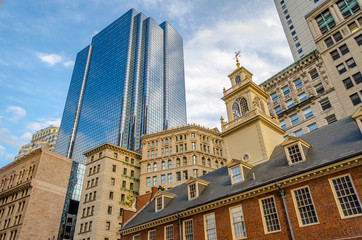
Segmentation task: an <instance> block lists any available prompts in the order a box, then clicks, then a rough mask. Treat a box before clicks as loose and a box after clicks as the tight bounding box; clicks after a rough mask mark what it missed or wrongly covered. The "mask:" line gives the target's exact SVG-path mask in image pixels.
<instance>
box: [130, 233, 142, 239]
mask: <svg viewBox="0 0 362 240" xmlns="http://www.w3.org/2000/svg"><path fill="white" fill-rule="evenodd" d="M138 237H139V238H138ZM132 240H141V234H136V235H133V236H132Z"/></svg>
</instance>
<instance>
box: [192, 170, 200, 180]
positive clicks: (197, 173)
mask: <svg viewBox="0 0 362 240" xmlns="http://www.w3.org/2000/svg"><path fill="white" fill-rule="evenodd" d="M192 175H193V177H194V178H197V177H198V176H199V171H198V170H197V169H193V170H192Z"/></svg>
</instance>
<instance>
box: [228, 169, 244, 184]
mask: <svg viewBox="0 0 362 240" xmlns="http://www.w3.org/2000/svg"><path fill="white" fill-rule="evenodd" d="M231 173H232V175H233V183H238V182H241V181H242V180H243V179H242V176H241V168H240V166H237V167H234V168H233V169H231Z"/></svg>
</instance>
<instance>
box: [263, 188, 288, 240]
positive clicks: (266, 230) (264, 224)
mask: <svg viewBox="0 0 362 240" xmlns="http://www.w3.org/2000/svg"><path fill="white" fill-rule="evenodd" d="M268 198H272V199H273V203H274V207H275V214H276V215H277V220H278V225H279V230H274V231H270V232H269V231H268V228H267V226H266V221H265V215H264V208H263V203H262V201H263V200H264V199H268ZM259 207H260V213H261V217H262V220H263V227H264V234H271V233H276V232H281V231H282V226H281V224H280V220H279V214H278V209H277V205H276V202H275V197H274V195H271V196H268V197H264V198H260V199H259Z"/></svg>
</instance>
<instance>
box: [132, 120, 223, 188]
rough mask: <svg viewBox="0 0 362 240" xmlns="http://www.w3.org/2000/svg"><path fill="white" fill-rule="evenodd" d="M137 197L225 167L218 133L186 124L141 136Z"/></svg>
mask: <svg viewBox="0 0 362 240" xmlns="http://www.w3.org/2000/svg"><path fill="white" fill-rule="evenodd" d="M142 145H143V147H142V160H141V161H140V164H141V173H140V182H141V184H140V189H139V192H140V194H145V193H149V192H150V191H151V188H152V187H158V186H160V185H161V186H163V187H165V188H171V187H174V186H176V185H179V184H181V183H184V182H186V181H187V180H188V178H189V177H198V176H201V175H205V174H206V173H208V172H211V171H214V170H215V169H218V168H220V167H222V166H225V165H226V158H225V157H223V148H224V141H223V139H222V137H221V136H220V132H218V131H216V130H211V129H207V128H204V127H200V126H197V125H195V124H193V125H187V126H183V127H178V128H174V129H169V130H166V131H162V132H158V133H151V134H147V135H144V136H143V137H142Z"/></svg>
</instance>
